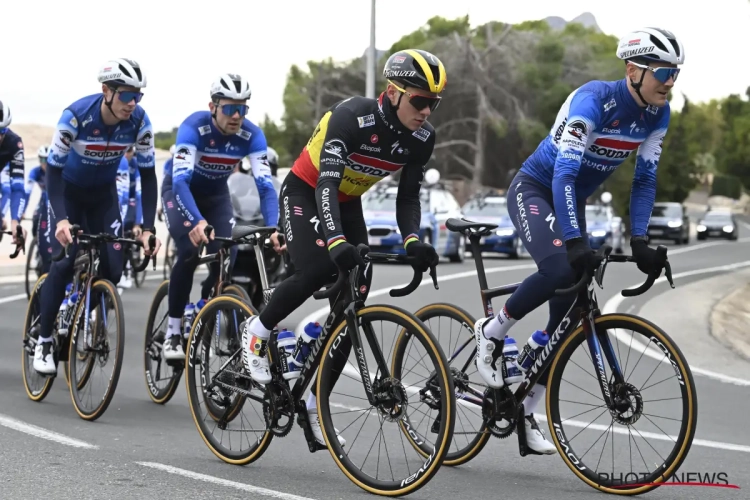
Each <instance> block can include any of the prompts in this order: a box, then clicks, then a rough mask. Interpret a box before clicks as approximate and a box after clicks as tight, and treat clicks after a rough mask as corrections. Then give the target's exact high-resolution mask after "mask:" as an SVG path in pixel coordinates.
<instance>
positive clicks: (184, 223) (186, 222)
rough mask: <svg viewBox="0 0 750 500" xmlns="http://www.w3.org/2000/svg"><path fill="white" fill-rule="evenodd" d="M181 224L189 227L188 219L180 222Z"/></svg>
mask: <svg viewBox="0 0 750 500" xmlns="http://www.w3.org/2000/svg"><path fill="white" fill-rule="evenodd" d="M182 225H183V226H185V227H190V221H189V220H186V221H185V222H183V223H182Z"/></svg>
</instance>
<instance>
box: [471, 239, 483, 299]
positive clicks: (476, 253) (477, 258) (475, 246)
mask: <svg viewBox="0 0 750 500" xmlns="http://www.w3.org/2000/svg"><path fill="white" fill-rule="evenodd" d="M480 238H481V236H479V235H478V234H470V235H469V241H470V242H471V254H472V256H473V257H474V265H475V266H476V268H477V278H479V289H480V290H487V275H486V274H485V272H484V262H483V261H482V250H481V249H480V248H479V239H480Z"/></svg>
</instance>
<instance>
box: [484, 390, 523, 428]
mask: <svg viewBox="0 0 750 500" xmlns="http://www.w3.org/2000/svg"><path fill="white" fill-rule="evenodd" d="M517 415H518V404H517V403H516V398H515V396H514V395H513V393H512V392H511V390H510V388H509V387H508V386H505V387H503V388H502V389H491V388H488V389H487V390H486V391H484V404H483V405H482V417H484V421H485V423H486V425H487V430H488V431H489V432H490V434H492V435H493V436H495V437H496V438H500V439H505V438H507V437H508V436H510V435H511V434H513V431H514V430H515V428H516V420H517V418H518V417H517ZM501 421H505V422H507V424H506V425H498V424H499V422H501Z"/></svg>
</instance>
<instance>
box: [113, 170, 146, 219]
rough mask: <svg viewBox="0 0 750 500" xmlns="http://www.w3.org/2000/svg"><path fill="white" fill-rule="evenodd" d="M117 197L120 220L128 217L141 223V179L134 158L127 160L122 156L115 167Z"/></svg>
mask: <svg viewBox="0 0 750 500" xmlns="http://www.w3.org/2000/svg"><path fill="white" fill-rule="evenodd" d="M117 197H118V199H119V200H120V214H121V216H122V220H123V221H125V220H126V219H130V220H133V221H134V223H135V224H143V212H142V211H141V179H140V177H139V175H138V165H137V164H136V159H135V158H131V160H130V161H128V159H127V158H125V157H123V158H122V159H121V160H120V166H119V168H118V169H117Z"/></svg>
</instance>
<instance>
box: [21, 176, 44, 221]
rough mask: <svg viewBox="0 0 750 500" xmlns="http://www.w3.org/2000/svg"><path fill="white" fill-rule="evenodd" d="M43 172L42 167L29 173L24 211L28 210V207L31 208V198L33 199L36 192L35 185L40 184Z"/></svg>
mask: <svg viewBox="0 0 750 500" xmlns="http://www.w3.org/2000/svg"><path fill="white" fill-rule="evenodd" d="M41 171H42V167H40V166H36V167H34V168H32V169H31V171H30V172H29V176H28V178H27V179H26V187H25V193H24V198H23V206H24V211H25V210H26V207H28V206H29V198H31V193H32V191H33V190H34V184H38V183H39V179H40V178H41Z"/></svg>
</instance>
